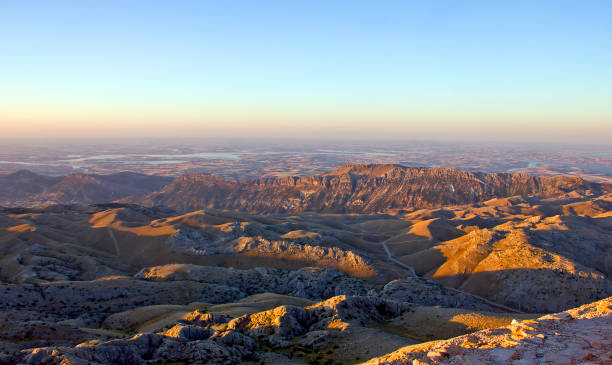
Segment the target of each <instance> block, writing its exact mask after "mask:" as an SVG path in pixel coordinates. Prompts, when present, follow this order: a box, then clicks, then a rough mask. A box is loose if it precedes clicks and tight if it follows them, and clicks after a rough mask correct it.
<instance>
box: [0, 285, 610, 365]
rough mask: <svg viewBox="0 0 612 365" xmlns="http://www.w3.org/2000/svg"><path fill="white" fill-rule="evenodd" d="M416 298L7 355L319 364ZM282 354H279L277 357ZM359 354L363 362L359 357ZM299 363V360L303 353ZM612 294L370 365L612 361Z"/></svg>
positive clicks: (18, 358) (203, 323)
mask: <svg viewBox="0 0 612 365" xmlns="http://www.w3.org/2000/svg"><path fill="white" fill-rule="evenodd" d="M412 309H413V308H412V306H411V305H410V304H409V303H405V302H397V301H393V300H385V299H381V298H379V297H370V296H361V297H346V296H338V297H333V298H330V299H328V300H326V301H323V302H319V303H316V304H314V305H310V306H308V307H306V308H301V307H298V306H292V305H284V306H279V307H276V308H274V309H271V310H267V311H263V312H258V313H253V314H247V315H243V316H240V317H237V318H234V319H230V318H228V317H226V316H223V315H215V314H211V313H207V312H206V311H205V310H198V311H194V312H191V313H188V314H186V315H185V316H183V317H182V318H180V319H179V320H178V321H177V323H176V324H174V325H173V326H169V327H168V328H164V329H159V330H158V331H152V332H149V333H139V334H137V335H135V336H133V337H131V338H128V339H118V340H111V341H89V342H84V343H81V344H79V345H77V346H76V347H45V348H35V349H27V350H23V351H21V352H19V353H18V354H14V355H0V363H3V364H13V363H47V364H110V363H112V364H145V363H158V362H177V361H181V362H188V363H207V364H235V363H245V362H246V363H248V362H251V363H252V362H259V363H266V361H267V362H273V363H274V362H275V363H293V361H292V359H293V358H294V356H306V354H310V357H309V359H311V360H313V361H311V363H312V362H314V363H326V364H334V363H336V361H335V360H333V358H332V357H329V356H326V355H330V354H333V353H334V350H335V349H336V348H337V347H338V346H337V345H336V347H334V344H335V343H339V342H341V341H342V339H343V337H350V336H353V337H354V336H355V334H356V333H357V335H358V336H360V335H363V334H364V328H365V327H364V326H366V323H368V322H373V321H384V320H386V319H389V318H392V317H397V316H399V315H401V314H402V313H405V312H409V311H411V310H412ZM273 354H274V356H273ZM355 360H357V359H355ZM297 361H299V358H298V360H297ZM610 361H612V297H611V298H607V299H604V300H601V301H598V302H595V303H591V304H587V305H584V306H581V307H579V308H576V309H572V310H568V311H566V312H561V313H558V314H553V315H546V316H543V317H540V318H538V319H535V320H523V321H512V323H511V324H510V325H509V326H506V327H501V328H496V329H487V330H483V331H479V332H475V333H471V334H468V335H464V336H460V337H456V338H452V339H450V340H446V341H433V342H428V343H423V344H418V345H413V346H409V347H405V348H402V349H400V350H397V351H395V352H393V353H391V354H389V355H385V356H383V357H380V358H375V359H372V360H369V361H367V362H366V363H365V364H372V365H373V364H577V363H580V364H609V363H610Z"/></svg>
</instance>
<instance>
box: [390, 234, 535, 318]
mask: <svg viewBox="0 0 612 365" xmlns="http://www.w3.org/2000/svg"><path fill="white" fill-rule="evenodd" d="M391 238H393V237H391ZM391 238H387V239H386V240H384V241H381V242H380V244H381V246H382V247H383V248H384V249H385V252H386V253H387V258H388V259H389V261H391V262H393V263H394V264H396V265H398V266H400V267H402V268H403V269H406V270H408V272H410V274H411V275H412V276H414V277H415V278H419V279H421V280H424V281H425V282H428V283H432V284H436V285H437V284H439V283H437V282H435V281H432V280H427V279H423V278H421V277H420V276H418V275H417V273H416V271H414V269H413V268H412V267H411V266H410V265H407V264H405V263H403V262H401V261H399V260H398V259H396V258H395V257H393V255H392V254H391V251H390V250H389V247H387V241H389V240H390V239H391ZM444 288H446V289H448V290H451V291H454V292H457V293H461V294H466V295H470V296H472V297H474V298H476V299H480V300H481V301H483V302H485V303H487V304H489V305H490V306H491V307H494V308H497V309H501V310H503V311H506V312H512V313H524V312H523V311H520V310H518V309H515V308H511V307H508V306H505V305H503V304H499V303H495V302H492V301H490V300H489V299H487V298H483V297H481V296H479V295H476V294H472V293H468V292H464V291H462V290H459V289H455V288H450V287H447V286H444Z"/></svg>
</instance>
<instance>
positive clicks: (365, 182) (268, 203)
mask: <svg viewBox="0 0 612 365" xmlns="http://www.w3.org/2000/svg"><path fill="white" fill-rule="evenodd" d="M605 189H607V190H610V191H612V189H611V188H610V187H609V186H602V185H599V184H595V183H588V182H586V181H584V180H582V179H580V178H579V177H568V176H555V177H533V176H528V175H522V174H505V173H490V174H487V173H479V172H466V171H460V170H455V169H443V168H411V167H404V166H400V165H348V166H344V167H341V168H339V169H337V170H334V171H332V172H330V173H327V174H321V175H315V176H307V177H267V178H260V179H243V180H235V181H234V180H226V179H222V178H219V177H216V176H213V175H203V174H187V175H184V176H181V177H179V178H177V179H175V180H174V181H173V182H172V183H170V184H168V185H167V186H166V187H164V188H163V189H162V190H160V191H159V192H155V193H152V194H149V195H147V196H146V197H144V198H137V197H133V198H129V199H126V201H130V202H136V203H138V204H142V205H163V206H167V207H171V208H173V209H178V210H182V211H189V210H195V209H203V208H206V209H233V210H242V211H248V212H255V213H281V212H302V211H319V212H337V213H351V212H352V213H376V212H384V211H389V210H397V209H413V208H431V207H439V206H443V205H453V204H468V203H474V202H481V201H485V200H488V199H491V198H495V197H509V196H514V195H541V196H559V195H562V194H566V193H569V192H571V191H577V192H578V193H597V192H599V193H601V192H602V191H603V190H605Z"/></svg>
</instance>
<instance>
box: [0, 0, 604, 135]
mask: <svg viewBox="0 0 612 365" xmlns="http://www.w3.org/2000/svg"><path fill="white" fill-rule="evenodd" d="M0 52H1V54H2V55H1V57H0V123H2V125H3V126H4V127H5V128H4V130H5V133H8V134H9V135H10V134H15V135H24V134H32V133H34V134H35V133H37V132H40V133H53V132H56V133H58V134H61V133H69V132H75V133H76V134H78V133H85V134H86V133H106V132H108V130H109V129H112V130H114V131H120V132H122V133H139V131H142V130H143V128H146V129H147V130H149V131H150V132H151V133H152V134H155V133H161V134H164V133H169V132H172V130H173V129H176V127H185V128H187V129H190V130H193V133H203V134H215V133H218V134H223V132H224V130H225V129H224V128H229V129H227V130H225V131H226V132H228V131H229V132H228V133H230V134H231V133H237V132H238V131H239V130H240V131H243V133H251V132H253V133H255V134H257V133H263V134H264V135H268V134H269V133H272V134H274V133H277V134H278V135H284V134H295V133H298V134H299V133H303V134H304V135H313V136H316V135H317V133H320V131H321V130H322V128H326V129H325V130H326V131H329V133H338V132H340V131H343V130H346V129H347V128H351V132H347V135H351V133H353V132H354V134H355V135H356V136H358V135H359V134H362V135H363V136H370V135H371V136H376V137H385V136H388V135H391V136H394V137H396V135H394V134H395V133H396V131H399V132H401V133H414V135H415V136H416V137H419V136H421V135H422V136H424V137H429V136H431V135H435V134H436V133H440V131H444V132H446V133H447V134H448V135H449V136H448V137H452V136H453V135H457V136H463V137H465V136H467V135H468V134H473V133H475V132H477V131H482V134H483V137H487V136H489V135H496V134H500V133H501V134H504V133H506V134H508V136H510V137H511V138H515V139H516V138H518V136H519V134H516V135H513V134H512V133H514V132H513V131H514V129H515V128H518V127H520V128H524V127H530V128H532V130H533V133H534V136H536V137H538V138H542V137H545V136H546V135H550V136H553V137H554V138H560V139H563V138H574V137H576V138H582V139H584V140H589V139H590V138H593V139H601V138H602V133H604V135H605V133H608V132H609V133H610V134H609V135H612V106H611V105H612V1H610V0H605V1H596V0H582V1H579V0H576V1H563V0H558V1H538V0H532V1H457V0H447V1H436V0H423V1H406V0H404V1H331V0H328V1H205V0H200V1H180V0H177V1H153V0H147V1H129V0H125V1H110V0H104V1H102V0H100V1H84V0H74V1H59V0H57V1H20V0H14V1H10V0H3V1H0ZM169 125H171V126H172V127H168V126H169ZM231 126H239V128H238V127H237V129H236V130H233V129H232V128H231ZM551 130H558V135H557V134H554V133H553V134H550V133H551ZM249 131H251V132H249ZM257 131H258V132H257ZM515 132H516V131H515ZM555 133H557V132H555Z"/></svg>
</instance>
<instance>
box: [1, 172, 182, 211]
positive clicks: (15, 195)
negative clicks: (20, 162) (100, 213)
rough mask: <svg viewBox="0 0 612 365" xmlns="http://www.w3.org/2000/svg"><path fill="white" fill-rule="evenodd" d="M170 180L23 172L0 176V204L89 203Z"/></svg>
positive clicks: (135, 192) (143, 191)
mask: <svg viewBox="0 0 612 365" xmlns="http://www.w3.org/2000/svg"><path fill="white" fill-rule="evenodd" d="M171 181H172V179H171V178H168V177H164V176H155V175H144V174H137V173H132V172H120V173H117V174H112V175H87V174H71V175H68V176H44V175H38V174H35V173H33V172H30V171H27V170H21V171H17V172H15V173H12V174H7V175H0V205H5V206H32V205H39V204H49V203H60V204H70V203H75V204H93V203H106V202H112V201H114V200H117V199H121V198H123V197H126V196H129V195H144V194H148V193H151V192H153V191H156V190H159V189H161V188H162V187H163V186H165V185H166V184H168V183H169V182H171Z"/></svg>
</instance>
